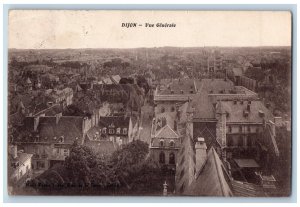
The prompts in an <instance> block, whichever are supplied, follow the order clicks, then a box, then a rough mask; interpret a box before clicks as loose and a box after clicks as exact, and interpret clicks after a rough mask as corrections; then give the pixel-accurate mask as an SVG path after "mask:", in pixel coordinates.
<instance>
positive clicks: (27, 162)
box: [4, 10, 293, 197]
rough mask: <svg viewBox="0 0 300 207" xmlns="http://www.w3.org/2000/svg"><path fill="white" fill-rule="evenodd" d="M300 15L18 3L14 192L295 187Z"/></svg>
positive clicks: (252, 192) (12, 100)
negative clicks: (296, 22)
mask: <svg viewBox="0 0 300 207" xmlns="http://www.w3.org/2000/svg"><path fill="white" fill-rule="evenodd" d="M292 18H293V16H292V14H291V12H290V11H217V10H216V11H204V10H203V11H199V10H198V11H197V10H193V11H191V10H189V11H184V10H177V11H175V10H10V11H9V15H8V81H7V88H8V92H7V94H8V97H7V99H8V101H7V105H8V108H7V121H8V123H7V126H8V128H7V146H5V148H7V153H6V154H7V169H6V171H7V180H4V182H7V186H8V188H7V191H8V194H9V195H10V196H19V195H27V196H45V195H51V196H79V195H80V196H157V197H159V196H162V197H163V196H165V197H167V196H169V197H177V196H193V197H195V196H198V197H205V196H206V197H207V196H211V197H289V196H290V195H291V193H292V192H291V183H292V167H293V166H292V136H291V128H292V127H291V126H292V101H291V100H292V95H291V94H292V83H291V79H292ZM4 173H5V172H4Z"/></svg>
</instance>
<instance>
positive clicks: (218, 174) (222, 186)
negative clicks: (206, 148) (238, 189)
mask: <svg viewBox="0 0 300 207" xmlns="http://www.w3.org/2000/svg"><path fill="white" fill-rule="evenodd" d="M211 151H212V153H213V158H214V162H215V166H216V170H217V176H218V179H219V182H220V184H221V190H222V194H223V195H224V196H225V189H224V185H223V182H222V179H221V178H220V173H221V172H220V171H219V167H218V165H217V159H218V158H219V157H218V158H216V155H217V152H216V151H215V148H214V147H212V148H211ZM219 159H220V158H219Z"/></svg>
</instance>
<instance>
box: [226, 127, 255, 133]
mask: <svg viewBox="0 0 300 207" xmlns="http://www.w3.org/2000/svg"><path fill="white" fill-rule="evenodd" d="M255 131H256V133H258V132H259V127H256V129H255ZM228 132H229V133H231V132H232V126H228ZM239 132H243V126H239ZM247 132H251V127H250V126H247Z"/></svg>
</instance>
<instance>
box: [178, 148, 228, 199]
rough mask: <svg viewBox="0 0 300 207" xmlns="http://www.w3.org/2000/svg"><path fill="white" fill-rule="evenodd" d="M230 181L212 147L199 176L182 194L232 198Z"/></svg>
mask: <svg viewBox="0 0 300 207" xmlns="http://www.w3.org/2000/svg"><path fill="white" fill-rule="evenodd" d="M229 183H230V180H229V177H228V175H227V173H226V171H225V168H224V166H223V164H222V161H221V160H220V158H219V156H218V154H217V152H216V151H215V149H214V148H213V147H212V148H211V149H210V151H209V152H208V154H207V161H206V163H205V165H204V168H203V169H202V170H201V171H200V173H199V176H198V177H197V179H196V180H194V181H193V182H192V183H191V185H190V186H189V187H188V188H187V190H186V191H185V192H184V194H185V195H194V196H232V195H233V194H232V192H231V189H230V186H229Z"/></svg>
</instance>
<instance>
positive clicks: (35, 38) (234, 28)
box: [8, 10, 291, 49]
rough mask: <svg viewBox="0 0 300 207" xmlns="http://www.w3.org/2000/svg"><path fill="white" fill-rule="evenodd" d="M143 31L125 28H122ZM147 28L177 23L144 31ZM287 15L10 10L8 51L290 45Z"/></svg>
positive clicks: (248, 12)
mask: <svg viewBox="0 0 300 207" xmlns="http://www.w3.org/2000/svg"><path fill="white" fill-rule="evenodd" d="M135 22H136V23H138V24H143V27H136V28H125V27H121V24H122V23H135ZM145 23H153V24H156V23H163V24H164V23H169V24H171V23H175V24H176V27H171V28H157V27H154V28H146V27H144V24H145ZM290 45H291V13H290V12H281V11H234V12H233V11H214V12H211V11H101V10H98V11H83V10H78V11H67V10H52V11H49V10H39V11H38V10H11V11H10V12H9V45H8V46H9V48H18V49H46V48H48V49H59V48H61V49H63V48H134V47H160V46H181V47H191V46H193V47H195V46H200V47H203V46H220V47H222V46H290Z"/></svg>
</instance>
